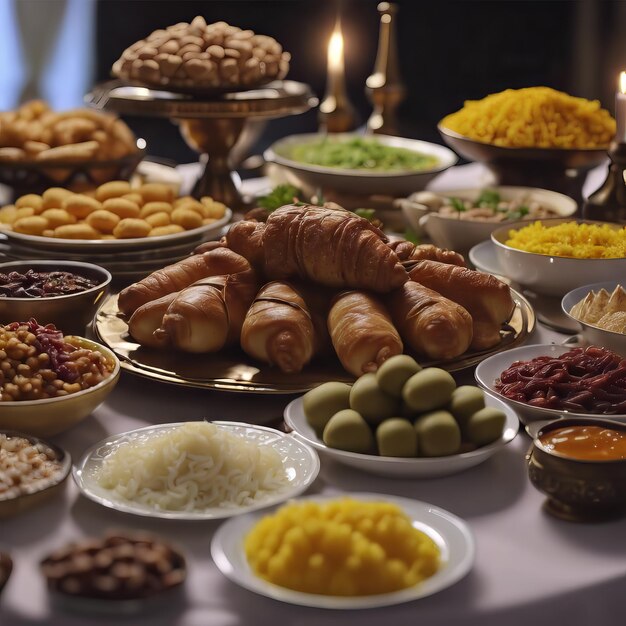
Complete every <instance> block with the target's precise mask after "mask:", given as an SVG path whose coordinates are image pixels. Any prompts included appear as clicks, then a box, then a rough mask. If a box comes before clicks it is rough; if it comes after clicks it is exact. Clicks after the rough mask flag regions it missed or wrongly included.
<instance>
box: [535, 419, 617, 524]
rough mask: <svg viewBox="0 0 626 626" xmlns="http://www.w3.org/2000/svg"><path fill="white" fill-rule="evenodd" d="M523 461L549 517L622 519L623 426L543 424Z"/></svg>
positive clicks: (586, 422)
mask: <svg viewBox="0 0 626 626" xmlns="http://www.w3.org/2000/svg"><path fill="white" fill-rule="evenodd" d="M526 460H527V461H528V476H529V478H530V482H531V483H532V484H533V485H534V487H535V488H536V489H538V490H539V491H541V492H542V493H544V494H545V495H546V496H547V497H548V498H547V500H546V502H545V503H544V508H545V510H546V511H547V512H548V513H550V514H551V515H554V516H555V517H558V518H560V519H565V520H568V521H575V522H599V521H605V520H608V519H613V518H616V517H621V516H623V515H625V514H626V424H624V423H622V422H616V421H613V420H609V419H598V418H597V417H594V418H575V419H559V420H555V421H553V422H549V423H547V424H544V425H543V426H541V427H540V428H539V429H538V430H537V431H536V434H535V436H534V439H533V444H532V447H531V449H530V450H529V452H528V454H527V455H526Z"/></svg>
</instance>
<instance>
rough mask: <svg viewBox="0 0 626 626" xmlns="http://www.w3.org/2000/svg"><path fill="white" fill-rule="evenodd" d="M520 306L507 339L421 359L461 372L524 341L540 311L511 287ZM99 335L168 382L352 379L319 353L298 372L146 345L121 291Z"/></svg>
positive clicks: (293, 388)
mask: <svg viewBox="0 0 626 626" xmlns="http://www.w3.org/2000/svg"><path fill="white" fill-rule="evenodd" d="M511 292H512V295H513V300H514V301H515V310H514V311H513V315H512V316H511V319H510V320H509V323H508V324H506V325H504V326H503V327H502V331H501V334H502V341H501V342H500V343H499V344H498V345H497V346H495V347H494V348H491V349H489V350H483V351H480V352H466V353H465V354H463V355H461V356H460V357H458V358H456V359H453V360H451V361H436V362H435V361H430V362H426V361H423V360H421V359H420V363H421V364H422V365H424V366H433V365H436V366H438V367H442V368H444V369H446V370H448V371H449V372H456V371H459V370H464V369H467V368H469V367H472V366H474V365H476V364H477V363H479V362H480V361H482V360H483V359H484V358H486V357H487V356H490V355H492V354H495V353H496V352H502V351H503V350H509V349H511V348H514V347H515V346H518V345H519V344H521V343H522V342H523V341H524V339H525V338H526V336H527V335H528V334H529V333H531V332H532V331H533V329H534V327H535V313H534V311H533V308H532V306H531V305H530V303H529V302H528V300H526V298H524V296H522V295H521V294H519V293H517V292H516V291H514V290H511ZM94 328H95V331H96V333H97V335H98V338H99V340H100V341H101V342H102V343H104V344H105V345H107V346H108V347H109V348H110V349H111V350H112V351H113V352H114V353H115V354H116V355H117V357H118V358H119V360H120V363H121V366H122V369H124V370H126V371H127V372H131V373H133V374H137V375H139V376H144V377H146V378H150V379H152V380H158V381H161V382H166V383H174V384H178V385H185V386H188V387H200V388H203V389H214V390H217V391H235V392H239V393H263V394H267V393H272V394H290V393H303V392H305V391H308V390H309V389H312V388H313V387H316V386H317V385H319V384H321V383H325V382H328V381H333V380H335V381H344V382H353V381H354V378H353V377H352V376H351V375H350V374H348V373H347V372H346V371H345V370H344V369H343V368H342V367H341V364H340V363H339V361H338V360H337V359H330V358H326V359H315V360H313V361H312V362H311V363H310V364H309V365H307V366H306V368H305V369H304V370H303V371H302V372H300V373H299V374H284V373H283V372H281V371H280V370H279V369H277V368H275V367H271V366H269V365H266V364H264V363H259V362H257V361H254V360H253V359H252V358H251V357H249V356H248V355H247V354H245V353H244V352H243V351H242V350H240V349H238V348H231V349H228V350H222V351H220V352H219V353H215V354H190V353H187V352H176V351H175V350H155V349H153V348H144V347H142V346H140V345H139V344H138V343H136V342H135V341H134V339H133V338H132V337H131V336H130V335H129V334H128V325H127V323H126V320H125V319H124V317H123V316H122V315H121V314H120V313H119V311H118V308H117V295H112V296H109V298H108V299H107V300H106V301H105V303H104V304H103V305H102V307H101V308H100V311H98V314H97V316H96V320H95V324H94Z"/></svg>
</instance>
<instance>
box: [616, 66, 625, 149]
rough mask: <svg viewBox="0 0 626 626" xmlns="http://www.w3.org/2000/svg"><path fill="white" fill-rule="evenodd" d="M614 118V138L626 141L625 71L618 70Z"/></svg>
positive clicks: (622, 141) (620, 141)
mask: <svg viewBox="0 0 626 626" xmlns="http://www.w3.org/2000/svg"><path fill="white" fill-rule="evenodd" d="M615 120H616V121H617V134H616V136H615V139H616V140H617V141H618V142H619V143H626V72H620V75H619V91H618V92H617V93H616V94H615Z"/></svg>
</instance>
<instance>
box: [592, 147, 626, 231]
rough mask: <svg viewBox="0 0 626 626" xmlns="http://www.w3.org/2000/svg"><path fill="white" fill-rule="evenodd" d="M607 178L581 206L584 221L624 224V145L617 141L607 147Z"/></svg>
mask: <svg viewBox="0 0 626 626" xmlns="http://www.w3.org/2000/svg"><path fill="white" fill-rule="evenodd" d="M608 154H609V158H610V159H611V164H610V165H609V171H608V176H607V177H606V180H605V181H604V183H603V184H602V185H601V186H600V187H599V188H598V189H596V191H594V192H593V193H592V194H591V195H590V196H589V198H587V200H586V202H585V203H584V205H583V217H584V218H585V219H586V220H601V221H603V222H621V223H626V178H625V177H626V143H621V142H618V141H617V140H615V141H613V142H612V143H611V146H610V147H609V152H608Z"/></svg>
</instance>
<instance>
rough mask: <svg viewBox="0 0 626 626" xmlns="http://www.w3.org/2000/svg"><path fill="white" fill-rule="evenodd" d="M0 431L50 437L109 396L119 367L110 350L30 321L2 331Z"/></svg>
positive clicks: (15, 323)
mask: <svg viewBox="0 0 626 626" xmlns="http://www.w3.org/2000/svg"><path fill="white" fill-rule="evenodd" d="M0 369H1V370H2V372H3V380H2V382H1V383H0V429H7V430H19V431H20V432H24V433H27V434H29V435H35V436H37V437H50V436H53V435H57V434H59V433H61V432H63V431H64V430H67V429H68V428H70V427H72V426H74V425H75V424H77V423H78V422H80V421H81V420H83V419H84V418H86V417H87V416H88V415H90V414H91V413H92V411H93V410H94V409H95V408H96V407H98V406H99V405H100V404H101V403H102V402H103V401H104V399H105V398H106V397H107V396H108V395H109V393H111V391H112V390H113V388H114V387H115V384H116V383H117V380H118V378H119V375H120V363H119V361H118V359H117V357H116V356H115V355H114V354H113V352H111V351H110V350H109V349H108V348H105V347H104V346H102V345H100V344H98V343H96V342H94V341H90V340H89V339H85V338H83V337H78V336H76V335H66V336H64V335H63V333H62V332H61V331H60V330H57V328H55V326H54V325H52V324H48V325H47V326H41V325H40V324H38V323H37V321H35V320H34V319H31V320H30V321H28V322H13V323H11V324H6V325H4V326H0Z"/></svg>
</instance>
